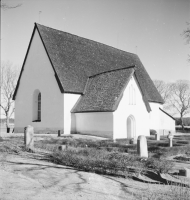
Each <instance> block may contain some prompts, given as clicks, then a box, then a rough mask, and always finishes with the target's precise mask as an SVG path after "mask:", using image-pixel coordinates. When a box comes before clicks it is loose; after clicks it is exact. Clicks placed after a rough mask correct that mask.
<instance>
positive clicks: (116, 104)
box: [113, 67, 135, 111]
mask: <svg viewBox="0 0 190 200" xmlns="http://www.w3.org/2000/svg"><path fill="white" fill-rule="evenodd" d="M130 68H132V67H130ZM130 68H128V69H130ZM132 69H133V71H132V72H131V74H130V76H129V79H128V80H127V81H126V83H125V86H124V87H123V89H122V91H121V93H120V95H119V97H118V98H117V101H116V102H115V104H114V106H113V110H114V111H116V110H117V108H118V106H119V103H120V101H121V99H122V97H123V93H124V91H125V90H126V88H127V85H128V84H129V81H130V79H131V77H133V76H134V74H135V68H134V67H133V68H132Z"/></svg>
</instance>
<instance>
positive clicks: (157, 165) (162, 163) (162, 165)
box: [145, 158, 174, 173]
mask: <svg viewBox="0 0 190 200" xmlns="http://www.w3.org/2000/svg"><path fill="white" fill-rule="evenodd" d="M145 166H146V167H147V168H150V169H153V170H155V171H156V172H159V173H168V172H169V170H171V169H172V167H173V166H174V164H173V163H172V162H171V161H168V160H162V159H155V158H149V159H148V160H147V161H146V162H145Z"/></svg>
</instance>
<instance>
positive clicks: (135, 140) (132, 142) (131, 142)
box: [129, 138, 137, 144]
mask: <svg viewBox="0 0 190 200" xmlns="http://www.w3.org/2000/svg"><path fill="white" fill-rule="evenodd" d="M129 143H130V144H137V139H135V138H132V139H130V141H129Z"/></svg>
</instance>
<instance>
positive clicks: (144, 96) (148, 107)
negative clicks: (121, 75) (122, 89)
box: [134, 73, 151, 112]
mask: <svg viewBox="0 0 190 200" xmlns="http://www.w3.org/2000/svg"><path fill="white" fill-rule="evenodd" d="M134 77H135V80H136V84H137V85H138V87H139V90H140V92H141V95H142V99H143V101H144V104H145V107H146V110H147V111H148V112H150V111H151V107H150V104H149V101H148V99H147V98H146V95H145V94H144V93H143V90H142V87H141V85H140V84H139V80H138V78H137V76H136V74H135V73H134Z"/></svg>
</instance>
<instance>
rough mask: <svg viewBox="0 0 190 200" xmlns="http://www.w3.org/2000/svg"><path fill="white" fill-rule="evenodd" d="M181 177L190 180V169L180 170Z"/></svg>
mask: <svg viewBox="0 0 190 200" xmlns="http://www.w3.org/2000/svg"><path fill="white" fill-rule="evenodd" d="M179 175H180V176H185V177H187V178H190V169H188V168H185V167H184V168H183V169H180V170H179Z"/></svg>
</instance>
